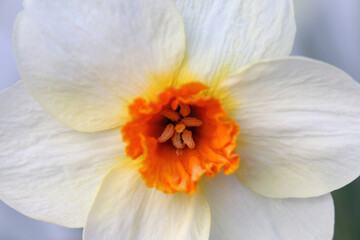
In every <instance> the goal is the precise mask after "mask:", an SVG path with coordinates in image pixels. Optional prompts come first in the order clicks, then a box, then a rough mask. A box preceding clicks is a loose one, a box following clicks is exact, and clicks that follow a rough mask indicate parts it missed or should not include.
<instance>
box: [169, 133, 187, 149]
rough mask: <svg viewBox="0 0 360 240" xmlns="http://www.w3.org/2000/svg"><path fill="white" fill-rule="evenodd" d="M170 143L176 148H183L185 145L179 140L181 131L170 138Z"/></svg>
mask: <svg viewBox="0 0 360 240" xmlns="http://www.w3.org/2000/svg"><path fill="white" fill-rule="evenodd" d="M171 140H172V143H173V145H174V147H175V148H176V149H183V148H184V147H185V143H183V141H182V140H181V133H177V132H176V133H175V134H174V135H173V136H172V138H171Z"/></svg>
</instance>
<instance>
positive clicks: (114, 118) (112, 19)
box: [14, 0, 185, 132]
mask: <svg viewBox="0 0 360 240" xmlns="http://www.w3.org/2000/svg"><path fill="white" fill-rule="evenodd" d="M14 45H15V54H16V57H17V63H18V66H19V69H20V72H21V76H22V78H23V79H24V81H25V83H26V85H27V87H28V88H29V89H30V91H31V93H32V94H33V95H34V96H35V98H36V99H37V101H38V102H39V103H40V105H41V106H42V107H44V109H45V110H47V111H48V112H49V113H51V114H52V115H53V116H55V117H56V118H58V119H59V120H60V121H61V122H63V123H65V124H67V125H68V126H70V127H72V128H74V129H77V130H79V131H89V132H92V131H99V130H106V129H109V128H113V127H117V126H119V125H121V124H122V123H123V122H124V120H125V119H126V116H127V105H128V104H129V102H130V101H132V99H133V98H135V97H140V96H143V95H149V94H150V95H151V93H157V92H156V91H157V90H158V88H157V87H158V85H159V84H161V83H160V81H159V80H157V81H156V82H155V81H154V79H151V78H152V74H166V73H168V72H171V71H172V70H173V69H174V68H177V67H178V65H179V64H180V63H181V61H182V59H183V55H184V49H185V34H184V27H183V22H182V19H181V16H180V14H179V13H178V11H177V9H176V7H175V6H174V3H173V2H171V1H169V0H160V1H158V0H149V1H146V2H144V1H142V0H122V1H114V0H103V1H99V0H87V1H70V0H66V1H52V0H27V1H25V10H24V12H22V13H21V14H20V15H19V17H18V19H17V22H16V26H15V34H14ZM150 80H152V81H150Z"/></svg>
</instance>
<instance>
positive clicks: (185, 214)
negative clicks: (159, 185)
mask: <svg viewBox="0 0 360 240" xmlns="http://www.w3.org/2000/svg"><path fill="white" fill-rule="evenodd" d="M210 218H211V217H210V209H209V207H208V204H207V202H206V200H205V199H204V198H203V196H202V194H201V193H200V192H197V193H195V194H193V195H190V196H187V195H185V194H184V193H183V192H181V193H175V194H165V193H163V192H161V191H159V190H156V189H154V188H148V187H146V186H145V183H144V181H143V180H142V178H141V175H140V173H139V171H138V164H137V163H136V162H135V161H133V160H129V161H124V162H122V163H121V164H120V165H119V166H118V167H117V168H115V169H113V170H112V171H111V172H110V173H109V174H108V175H107V176H106V178H105V179H104V181H103V183H102V185H101V188H100V190H99V192H98V194H97V197H96V199H95V202H94V204H93V206H92V208H91V211H90V214H89V217H88V221H87V224H86V226H85V229H84V239H85V240H92V239H94V240H98V239H102V240H112V239H123V240H135V239H138V240H143V239H146V240H167V239H171V240H208V239H209V233H210Z"/></svg>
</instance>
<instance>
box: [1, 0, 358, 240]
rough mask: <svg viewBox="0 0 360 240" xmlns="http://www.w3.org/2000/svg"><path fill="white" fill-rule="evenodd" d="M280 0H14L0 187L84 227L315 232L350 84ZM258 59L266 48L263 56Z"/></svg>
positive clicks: (354, 161) (347, 173)
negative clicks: (314, 50) (311, 54)
mask: <svg viewBox="0 0 360 240" xmlns="http://www.w3.org/2000/svg"><path fill="white" fill-rule="evenodd" d="M292 8H293V6H292V2H291V1H288V0H230V1H219V0H87V1H80V0H63V1H54V0H25V2H24V11H23V12H22V13H21V14H20V15H19V16H18V19H17V21H16V25H15V31H14V45H15V54H16V58H17V63H18V66H19V70H20V72H21V76H22V79H23V80H22V81H20V82H19V83H17V84H16V85H14V86H13V87H11V88H9V89H7V90H5V91H3V92H1V94H0V112H1V115H0V129H1V135H0V198H1V199H2V200H3V201H5V202H6V203H7V204H8V205H10V206H11V207H13V208H15V209H17V210H18V211H20V212H22V213H23V214H25V215H27V216H30V217H32V218H35V219H39V220H43V221H48V222H52V223H56V224H59V225H63V226H67V227H84V239H85V240H91V239H94V240H99V239H139V240H144V239H146V240H162V239H166V240H168V239H175V240H185V239H193V240H205V239H215V240H219V239H221V240H224V239H225V240H226V239H229V240H230V239H250V240H252V239H291V240H294V239H295V240H296V239H301V240H302V239H331V237H332V234H333V224H334V209H333V202H332V198H331V195H330V194H329V193H330V192H331V191H333V190H335V189H338V188H340V187H342V186H344V185H346V184H348V183H349V182H351V181H352V180H354V179H355V178H357V177H358V176H359V173H360V162H359V157H360V148H359V146H360V107H359V106H360V87H359V85H357V84H356V83H355V81H353V80H352V79H351V78H350V77H349V76H347V75H346V74H345V73H343V72H342V71H340V70H338V69H336V68H334V67H332V66H330V65H327V64H325V63H321V62H318V61H313V60H310V59H306V58H300V57H287V56H288V55H289V53H290V51H291V48H292V44H293V40H294V35H295V23H294V16H293V9H292ZM271 59H272V60H271Z"/></svg>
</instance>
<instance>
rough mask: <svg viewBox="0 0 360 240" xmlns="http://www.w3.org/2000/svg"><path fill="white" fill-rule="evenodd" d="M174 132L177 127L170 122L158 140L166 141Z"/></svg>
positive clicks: (160, 141)
mask: <svg viewBox="0 0 360 240" xmlns="http://www.w3.org/2000/svg"><path fill="white" fill-rule="evenodd" d="M174 132H175V127H174V125H172V124H171V123H170V124H168V125H167V126H166V127H165V129H164V131H163V133H162V134H161V136H160V137H158V139H157V140H158V142H159V143H164V142H166V141H167V140H169V139H170V138H171V137H172V135H174Z"/></svg>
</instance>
